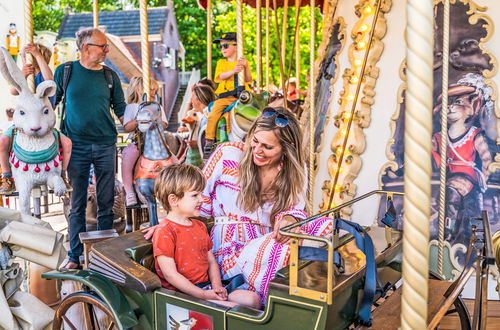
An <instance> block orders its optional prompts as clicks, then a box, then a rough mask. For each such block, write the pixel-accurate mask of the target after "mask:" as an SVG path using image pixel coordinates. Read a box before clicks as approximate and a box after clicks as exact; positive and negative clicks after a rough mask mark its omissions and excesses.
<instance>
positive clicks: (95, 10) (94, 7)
mask: <svg viewBox="0 0 500 330" xmlns="http://www.w3.org/2000/svg"><path fill="white" fill-rule="evenodd" d="M98 1H99V0H94V1H93V3H92V10H93V18H94V28H96V29H97V28H98V27H99V9H98V7H99V4H98Z"/></svg>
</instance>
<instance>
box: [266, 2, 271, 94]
mask: <svg viewBox="0 0 500 330" xmlns="http://www.w3.org/2000/svg"><path fill="white" fill-rule="evenodd" d="M269 1H270V0H266V90H267V91H268V92H269V75H270V72H269V33H270V32H269V27H270V25H269Z"/></svg>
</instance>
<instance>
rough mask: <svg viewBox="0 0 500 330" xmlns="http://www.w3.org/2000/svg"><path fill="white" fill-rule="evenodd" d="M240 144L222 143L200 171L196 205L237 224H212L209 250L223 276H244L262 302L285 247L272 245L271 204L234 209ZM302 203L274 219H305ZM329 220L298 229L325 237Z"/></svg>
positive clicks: (287, 250)
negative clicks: (200, 196)
mask: <svg viewBox="0 0 500 330" xmlns="http://www.w3.org/2000/svg"><path fill="white" fill-rule="evenodd" d="M243 147H244V144H243V143H242V142H227V143H223V144H221V145H220V146H219V147H218V148H217V149H216V150H215V152H214V153H213V154H212V156H211V157H210V159H209V160H208V162H207V163H206V165H205V168H204V169H203V172H204V174H205V177H206V178H207V185H206V187H205V190H204V192H203V196H204V201H203V204H202V207H201V216H203V217H207V218H209V217H212V216H213V217H216V218H217V217H227V218H228V220H229V221H238V222H239V223H229V224H216V225H215V226H214V227H213V228H212V232H211V235H210V236H211V238H212V241H213V243H214V245H213V253H214V256H215V258H216V260H217V262H218V263H219V266H220V269H221V272H222V274H223V277H224V278H225V279H227V278H229V277H232V276H235V275H237V274H243V276H244V278H245V280H246V283H248V289H249V290H252V291H255V292H257V293H258V294H260V296H261V297H262V301H263V302H264V303H265V299H266V297H267V289H268V286H269V282H270V281H271V280H272V279H273V278H274V277H275V275H276V272H277V271H278V270H279V269H281V268H283V267H285V266H286V265H288V259H289V255H290V248H289V245H287V244H280V243H277V242H276V241H275V240H274V239H273V238H272V237H271V233H272V231H273V228H272V227H271V219H270V215H271V210H272V207H273V204H272V203H265V204H264V205H262V206H261V207H259V208H258V209H257V210H256V211H255V212H245V211H243V210H242V209H240V208H239V207H238V203H237V199H238V194H239V191H240V187H239V185H238V166H239V162H240V159H241V157H242V156H243ZM304 208H305V201H304V199H302V200H301V201H300V202H299V203H297V205H295V206H294V207H292V208H290V209H288V210H286V211H284V212H281V213H279V214H277V215H276V217H275V221H276V222H277V221H279V220H280V219H281V218H282V217H283V216H285V215H293V216H294V217H296V218H300V219H304V218H306V213H305V212H304ZM332 226H333V224H332V221H331V219H329V218H321V219H318V220H315V221H312V222H310V223H308V224H306V225H303V226H302V227H301V232H303V233H306V234H309V235H315V236H324V235H326V234H328V233H329V232H331V230H332Z"/></svg>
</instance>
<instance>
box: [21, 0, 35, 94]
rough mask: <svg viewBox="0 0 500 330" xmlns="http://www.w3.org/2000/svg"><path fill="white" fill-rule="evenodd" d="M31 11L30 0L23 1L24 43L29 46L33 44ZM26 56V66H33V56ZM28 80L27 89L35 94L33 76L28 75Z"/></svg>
mask: <svg viewBox="0 0 500 330" xmlns="http://www.w3.org/2000/svg"><path fill="white" fill-rule="evenodd" d="M32 10H33V1H32V0H24V31H25V32H24V34H25V38H26V43H28V44H31V43H33V16H32ZM25 56H26V63H27V64H33V55H31V54H29V53H27V54H25ZM27 80H28V87H29V88H30V91H32V92H33V93H34V92H35V75H34V74H30V75H29V76H28V77H27Z"/></svg>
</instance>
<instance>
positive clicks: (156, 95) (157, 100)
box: [155, 93, 161, 104]
mask: <svg viewBox="0 0 500 330" xmlns="http://www.w3.org/2000/svg"><path fill="white" fill-rule="evenodd" d="M155 102H156V103H160V104H161V98H160V96H159V95H158V94H156V93H155Z"/></svg>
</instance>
